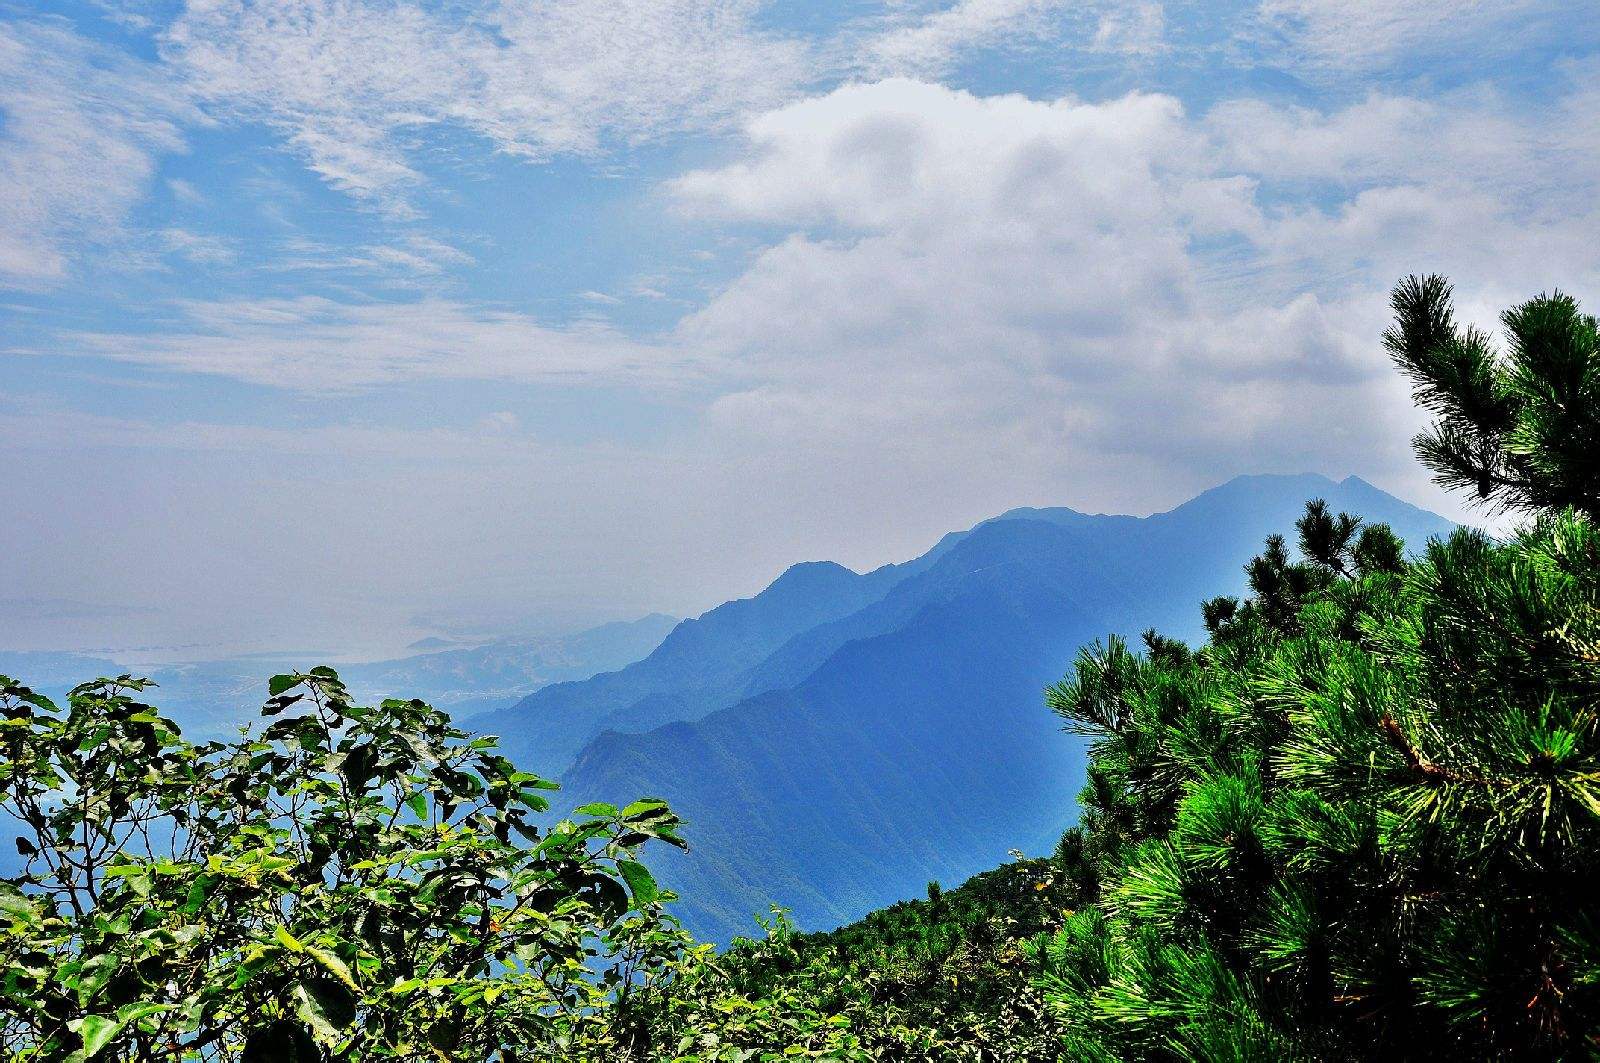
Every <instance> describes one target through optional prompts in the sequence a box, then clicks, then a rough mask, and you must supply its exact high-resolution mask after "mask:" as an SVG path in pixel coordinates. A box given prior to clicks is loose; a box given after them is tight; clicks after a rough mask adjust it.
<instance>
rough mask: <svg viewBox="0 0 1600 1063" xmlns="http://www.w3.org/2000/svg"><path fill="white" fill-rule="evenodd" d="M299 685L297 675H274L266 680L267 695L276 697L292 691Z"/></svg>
mask: <svg viewBox="0 0 1600 1063" xmlns="http://www.w3.org/2000/svg"><path fill="white" fill-rule="evenodd" d="M258 674H259V673H258ZM299 685H300V677H299V676H297V675H275V676H273V677H272V678H271V679H269V680H267V693H268V694H271V695H272V696H273V697H277V696H278V695H279V694H282V693H283V692H284V691H285V690H292V689H294V688H295V687H297V686H299Z"/></svg>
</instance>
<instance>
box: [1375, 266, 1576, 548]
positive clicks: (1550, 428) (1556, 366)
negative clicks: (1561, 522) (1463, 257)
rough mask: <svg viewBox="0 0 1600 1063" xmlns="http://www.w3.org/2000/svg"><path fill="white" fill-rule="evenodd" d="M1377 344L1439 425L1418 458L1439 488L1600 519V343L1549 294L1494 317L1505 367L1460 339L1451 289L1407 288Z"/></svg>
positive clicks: (1464, 334)
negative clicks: (1504, 342) (1506, 344)
mask: <svg viewBox="0 0 1600 1063" xmlns="http://www.w3.org/2000/svg"><path fill="white" fill-rule="evenodd" d="M1392 303H1393V306H1394V310H1395V317H1396V320H1395V324H1394V326H1393V327H1392V328H1390V329H1389V331H1388V332H1386V333H1385V334H1384V337H1383V338H1384V344H1385V346H1387V347H1388V348H1389V351H1390V353H1391V354H1392V355H1393V356H1394V358H1395V360H1396V362H1397V363H1398V364H1399V365H1400V367H1401V369H1402V370H1404V371H1405V373H1406V374H1407V375H1408V376H1409V377H1410V378H1411V380H1412V383H1413V384H1414V385H1415V393H1416V397H1417V402H1418V404H1419V405H1421V406H1422V407H1423V408H1424V409H1426V410H1428V411H1430V412H1432V413H1433V414H1435V415H1436V416H1437V418H1438V420H1437V421H1436V422H1435V423H1434V425H1433V427H1432V429H1430V430H1429V431H1428V432H1425V433H1423V434H1422V435H1420V436H1418V437H1417V440H1416V447H1417V453H1418V455H1419V456H1420V457H1421V458H1422V462H1423V464H1424V465H1427V466H1428V467H1429V468H1431V469H1432V470H1434V472H1435V474H1436V477H1437V479H1438V481H1439V482H1440V483H1441V484H1444V485H1445V486H1448V487H1454V488H1461V489H1464V490H1468V491H1471V492H1473V493H1474V494H1475V495H1476V496H1477V497H1478V498H1479V499H1483V500H1486V501H1490V502H1492V503H1494V504H1497V505H1500V506H1503V507H1507V508H1515V509H1524V510H1539V509H1544V508H1562V507H1571V508H1573V509H1577V510H1579V511H1581V512H1583V513H1586V514H1588V516H1589V517H1590V519H1596V518H1600V460H1597V458H1596V455H1600V331H1597V328H1596V324H1595V319H1594V318H1593V317H1592V316H1590V315H1588V314H1583V313H1580V312H1579V310H1578V304H1577V302H1576V301H1574V300H1573V299H1572V297H1571V296H1567V295H1563V294H1561V293H1560V292H1556V293H1555V294H1553V295H1542V296H1540V297H1539V298H1537V299H1531V300H1529V301H1528V302H1526V303H1523V304H1522V305H1520V306H1516V307H1513V308H1511V309H1510V310H1507V311H1506V312H1505V313H1504V314H1502V315H1501V318H1500V320H1501V324H1502V325H1504V327H1505V331H1506V336H1507V338H1508V339H1509V341H1510V349H1509V351H1508V352H1506V353H1505V354H1504V355H1502V354H1500V353H1499V352H1497V351H1496V350H1495V348H1494V345H1493V342H1492V341H1491V340H1490V338H1489V337H1488V336H1487V335H1485V334H1484V333H1483V332H1481V331H1479V330H1478V329H1475V328H1465V329H1462V328H1458V327H1457V326H1456V323H1455V318H1454V313H1453V310H1452V307H1451V302H1450V285H1449V284H1448V283H1447V282H1446V281H1445V280H1444V278H1442V277H1408V278H1407V279H1406V280H1404V281H1402V282H1401V283H1400V285H1399V286H1398V287H1396V288H1395V290H1394V297H1393V300H1392Z"/></svg>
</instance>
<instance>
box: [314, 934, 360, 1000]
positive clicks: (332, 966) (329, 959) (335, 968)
mask: <svg viewBox="0 0 1600 1063" xmlns="http://www.w3.org/2000/svg"><path fill="white" fill-rule="evenodd" d="M306 955H308V956H310V957H311V958H312V959H314V960H316V961H317V962H318V963H320V964H322V966H324V967H326V968H327V969H328V970H329V971H331V972H332V973H333V976H334V977H335V978H337V979H339V981H341V982H343V983H344V984H345V985H347V986H349V987H350V988H351V989H354V990H356V991H357V992H360V991H361V987H360V986H358V985H356V980H355V977H354V976H353V975H351V973H350V968H349V967H348V966H346V965H345V962H344V961H343V960H341V959H340V958H339V957H338V956H336V955H334V954H333V953H331V952H329V951H328V950H327V949H319V948H317V947H316V946H314V945H307V946H306Z"/></svg>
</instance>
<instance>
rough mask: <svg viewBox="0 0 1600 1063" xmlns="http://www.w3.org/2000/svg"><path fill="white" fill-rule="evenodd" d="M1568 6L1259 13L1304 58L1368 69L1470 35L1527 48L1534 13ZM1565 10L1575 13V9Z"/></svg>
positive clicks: (1265, 1)
mask: <svg viewBox="0 0 1600 1063" xmlns="http://www.w3.org/2000/svg"><path fill="white" fill-rule="evenodd" d="M1564 6H1565V5H1562V4H1561V3H1559V2H1553V0H1262V2H1261V6H1260V9H1259V14H1260V17H1261V18H1262V20H1263V22H1264V23H1265V24H1266V26H1267V27H1269V28H1270V29H1272V30H1274V31H1276V32H1277V33H1280V34H1282V35H1284V37H1286V39H1287V43H1288V44H1289V46H1290V48H1291V49H1292V50H1293V51H1294V52H1295V53H1297V55H1298V57H1299V59H1300V60H1301V61H1303V62H1308V63H1312V64H1316V65H1322V66H1328V67H1337V68H1354V69H1364V68H1370V67H1374V66H1378V65H1380V64H1383V63H1386V62H1389V61H1392V60H1394V59H1395V58H1396V57H1398V56H1400V55H1404V54H1407V53H1416V52H1432V51H1437V50H1440V49H1441V48H1444V47H1451V46H1452V45H1455V44H1458V43H1459V41H1460V40H1461V39H1462V38H1468V37H1471V38H1475V39H1479V40H1481V41H1482V43H1483V44H1484V46H1485V47H1486V48H1487V49H1490V50H1495V51H1498V50H1499V49H1502V48H1505V47H1507V46H1508V45H1514V44H1517V43H1521V40H1522V37H1523V33H1522V31H1524V30H1526V29H1528V28H1529V27H1530V26H1533V25H1534V23H1533V22H1532V21H1531V20H1530V18H1529V16H1530V15H1531V14H1535V13H1539V12H1541V11H1542V12H1547V13H1548V12H1551V11H1555V12H1561V11H1562V10H1563V7H1564ZM1565 13H1566V16H1567V17H1571V16H1572V15H1573V12H1572V10H1571V8H1570V7H1566V12H1565ZM1479 54H1482V53H1481V52H1480V53H1479Z"/></svg>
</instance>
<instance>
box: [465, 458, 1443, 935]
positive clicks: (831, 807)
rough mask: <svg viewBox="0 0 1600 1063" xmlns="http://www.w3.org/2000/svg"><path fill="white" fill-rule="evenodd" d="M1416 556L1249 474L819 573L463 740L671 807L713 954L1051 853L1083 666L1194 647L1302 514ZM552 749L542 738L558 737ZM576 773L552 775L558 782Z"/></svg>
mask: <svg viewBox="0 0 1600 1063" xmlns="http://www.w3.org/2000/svg"><path fill="white" fill-rule="evenodd" d="M1313 497H1322V498H1326V499H1327V500H1328V502H1329V504H1330V505H1331V506H1332V507H1333V508H1334V509H1336V510H1340V509H1342V510H1347V511H1350V512H1353V513H1358V514H1360V515H1361V516H1363V517H1365V518H1366V519H1367V520H1369V521H1375V522H1376V521H1383V522H1387V523H1389V524H1390V525H1391V526H1393V527H1394V529H1395V530H1396V531H1397V532H1398V533H1399V534H1400V535H1401V536H1402V537H1403V538H1405V539H1406V540H1407V541H1408V542H1409V543H1410V544H1411V545H1412V547H1413V548H1416V547H1420V546H1421V544H1422V543H1423V542H1425V541H1426V539H1427V538H1429V537H1430V536H1433V535H1437V534H1441V533H1444V532H1447V531H1448V530H1449V529H1450V528H1451V527H1452V525H1451V524H1450V522H1448V521H1446V520H1444V519H1443V518H1442V517H1439V516H1437V515H1435V514H1432V513H1428V512H1427V511H1425V510H1421V509H1418V508H1417V507H1414V506H1411V505H1409V504H1407V503H1405V502H1402V501H1401V500H1399V499H1397V498H1394V497H1393V496H1391V495H1388V494H1386V493H1384V492H1382V491H1380V490H1378V489H1377V488H1375V487H1373V486H1372V485H1370V484H1368V483H1366V482H1365V481H1363V480H1360V479H1358V478H1355V477H1350V478H1347V479H1345V480H1343V481H1339V482H1335V481H1333V480H1330V479H1328V478H1326V477H1321V476H1311V475H1307V476H1248V477H1240V478H1237V479H1234V480H1231V481H1229V482H1228V483H1226V484H1224V485H1222V486H1220V487H1217V488H1214V489H1212V490H1210V491H1207V492H1205V493H1203V494H1201V495H1199V496H1197V497H1196V498H1194V499H1192V500H1190V501H1189V502H1186V503H1184V504H1183V505H1181V506H1179V507H1177V508H1176V509H1173V510H1170V511H1168V512H1165V513H1158V514H1154V515H1152V516H1149V517H1144V518H1137V517H1128V516H1108V515H1090V514H1083V513H1078V512H1076V511H1073V510H1070V509H1020V510H1013V511H1010V512H1008V513H1005V514H1002V515H1001V516H999V517H996V518H993V519H991V520H988V521H985V522H983V523H981V524H979V525H977V526H976V527H974V528H972V529H970V530H968V531H966V532H959V533H953V534H951V535H947V536H946V537H945V538H944V539H942V540H941V541H940V543H939V544H938V545H937V546H936V547H935V548H934V549H933V550H930V551H929V552H928V553H927V554H925V555H923V556H922V557H920V558H917V559H916V560H914V561H911V562H908V563H906V564H904V565H896V566H885V567H884V568H880V569H877V570H874V571H873V572H870V573H866V574H856V573H853V572H850V570H848V569H844V568H842V567H841V566H837V565H826V564H821V565H819V564H817V563H812V564H808V565H803V566H796V567H795V568H792V569H790V570H789V571H788V572H786V573H784V575H783V576H781V577H780V578H779V579H778V580H777V581H776V582H774V583H773V584H772V585H771V586H770V587H769V588H767V590H765V591H763V592H762V593H761V594H758V595H756V596H755V597H754V598H751V599H745V600H742V601H739V602H732V603H728V604H727V605H724V606H720V607H718V609H714V610H712V611H711V612H710V613H707V614H705V615H704V616H702V617H700V618H698V619H697V620H692V621H685V622H683V623H682V624H680V625H679V627H678V628H677V629H675V630H674V631H673V633H672V634H671V635H669V636H668V637H667V639H665V640H664V641H663V642H662V644H661V646H660V647H658V648H657V649H656V651H655V652H654V653H652V654H651V655H650V656H649V657H647V658H645V659H644V660H643V661H641V662H638V663H637V664H634V665H630V666H629V667H628V668H626V669H623V670H621V671H620V672H617V673H610V674H608V675H600V676H596V677H594V678H592V679H589V680H585V681H582V682H578V683H567V684H559V685H557V686H553V687H547V688H545V689H544V690H541V691H538V692H535V693H534V694H533V695H531V696H530V697H528V698H525V699H524V700H523V701H522V702H520V703H519V704H518V705H516V706H514V707H513V708H511V709H508V710H502V711H500V712H497V713H492V714H487V715H485V716H480V717H475V718H473V720H472V721H471V724H472V726H473V727H474V729H475V730H478V731H480V732H488V733H497V734H500V735H502V737H503V739H504V741H505V744H506V746H507V748H508V749H509V750H510V752H511V753H512V755H513V758H514V759H516V760H517V761H518V762H519V763H524V764H528V765H530V766H531V767H532V768H533V769H534V770H539V771H543V772H546V773H552V774H555V775H556V777H558V778H560V779H561V780H562V782H563V784H564V786H563V789H564V791H565V794H566V798H565V799H566V800H567V801H569V802H570V803H571V804H580V803H583V802H586V801H590V800H626V799H630V798H632V797H634V796H638V795H641V794H651V795H654V796H659V797H664V798H666V799H667V800H668V801H670V802H671V803H672V805H673V807H674V808H675V810H677V811H678V813H679V814H680V815H681V816H683V817H684V819H685V820H686V822H687V824H688V826H687V830H686V834H687V837H688V838H689V841H690V844H691V850H690V852H688V853H685V854H679V853H665V854H658V855H657V856H656V857H655V866H656V867H657V868H658V871H659V873H660V877H661V878H662V879H663V881H664V882H665V883H666V884H667V885H668V886H669V887H671V888H672V889H673V890H675V891H676V892H677V893H679V895H680V896H681V897H682V898H683V899H682V900H680V901H679V902H678V903H677V906H676V907H677V910H678V914H679V915H680V917H682V918H683V919H684V920H685V922H686V923H687V924H688V925H689V926H690V927H691V928H692V929H694V930H695V931H696V932H697V933H699V934H701V935H703V936H706V937H708V938H710V939H712V940H717V941H725V940H727V939H728V938H730V937H731V936H733V935H734V934H738V933H747V932H749V931H751V930H752V929H753V928H754V924H753V922H752V921H751V917H752V914H753V913H756V912H760V911H764V910H765V908H766V906H767V904H768V903H772V902H775V903H780V904H783V905H784V906H786V907H789V908H791V909H792V911H793V913H794V917H795V919H796V921H797V922H798V923H799V924H800V925H801V926H803V927H807V928H823V927H828V926H833V925H837V924H840V923H843V922H846V921H849V920H851V919H854V918H858V917H859V916H861V915H862V914H864V913H865V912H867V911H870V910H872V909H873V908H877V907H881V906H883V905H885V904H888V903H892V902H893V901H895V900H898V899H901V898H904V897H907V896H912V895H916V894H920V893H921V892H922V891H923V889H924V888H925V886H926V884H927V882H928V881H930V880H934V879H937V880H940V881H943V882H946V883H953V882H957V881H960V880H962V879H964V878H966V877H968V876H970V875H972V874H974V873H976V872H978V871H980V870H984V869H986V868H988V867H992V866H994V864H996V863H997V862H1000V861H1001V860H1003V859H1005V855H1006V852H1007V850H1009V849H1013V848H1015V849H1020V850H1023V851H1025V852H1029V853H1039V852H1044V851H1048V849H1050V848H1051V847H1052V846H1053V845H1054V843H1055V841H1056V839H1057V838H1058V837H1059V835H1060V833H1061V831H1062V830H1063V829H1064V828H1065V827H1066V826H1068V825H1069V824H1070V822H1071V821H1072V819H1073V817H1074V809H1075V802H1074V797H1075V794H1076V793H1077V791H1078V789H1079V788H1080V787H1081V785H1082V781H1083V778H1082V771H1083V762H1084V754H1083V748H1082V745H1081V742H1080V741H1079V740H1078V739H1075V738H1072V737H1069V736H1067V735H1064V734H1062V733H1061V731H1060V729H1059V726H1058V721H1056V719H1055V718H1054V717H1053V716H1052V715H1051V714H1050V713H1049V712H1048V711H1047V710H1046V709H1045V708H1044V706H1043V703H1042V691H1043V688H1044V687H1045V686H1046V685H1048V684H1049V683H1052V682H1054V681H1056V680H1057V679H1059V678H1060V677H1061V675H1062V674H1063V673H1064V672H1065V671H1066V670H1067V669H1068V667H1069V666H1070V665H1071V662H1072V660H1073V657H1074V656H1075V654H1076V652H1077V650H1078V648H1079V647H1081V646H1083V645H1084V644H1086V643H1090V642H1093V641H1094V640H1096V639H1102V638H1104V637H1105V636H1107V635H1108V634H1113V633H1114V634H1120V635H1123V636H1125V637H1134V636H1136V635H1137V633H1138V632H1140V631H1142V630H1144V629H1145V628H1147V627H1151V626H1153V627H1155V628H1157V629H1158V630H1160V631H1162V632H1163V633H1165V634H1169V635H1175V636H1178V637H1183V638H1187V639H1190V640H1194V639H1198V638H1199V637H1200V635H1201V634H1202V627H1201V624H1200V619H1199V603H1200V601H1201V600H1202V599H1204V598H1207V597H1211V596H1213V595H1216V594H1221V593H1237V592H1238V591H1240V590H1242V588H1243V583H1244V577H1243V572H1242V566H1243V564H1244V562H1245V561H1246V560H1247V559H1248V558H1249V557H1250V556H1251V555H1252V554H1253V553H1254V552H1256V551H1257V550H1259V548H1260V546H1261V542H1262V540H1263V539H1264V538H1265V537H1266V536H1267V535H1268V534H1271V533H1274V532H1283V533H1288V534H1290V537H1291V538H1292V532H1293V524H1294V520H1295V519H1296V518H1297V517H1298V516H1299V515H1300V514H1301V512H1302V511H1303V509H1304V505H1305V502H1306V500H1307V499H1309V498H1313ZM551 736H557V739H556V740H555V741H552V740H551ZM571 751H575V752H576V759H575V760H573V761H572V763H571V766H570V767H567V768H566V770H565V771H562V770H561V769H562V768H563V767H566V765H565V764H564V763H563V761H564V760H565V759H566V758H567V757H569V756H570V755H571Z"/></svg>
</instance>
